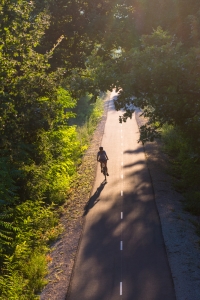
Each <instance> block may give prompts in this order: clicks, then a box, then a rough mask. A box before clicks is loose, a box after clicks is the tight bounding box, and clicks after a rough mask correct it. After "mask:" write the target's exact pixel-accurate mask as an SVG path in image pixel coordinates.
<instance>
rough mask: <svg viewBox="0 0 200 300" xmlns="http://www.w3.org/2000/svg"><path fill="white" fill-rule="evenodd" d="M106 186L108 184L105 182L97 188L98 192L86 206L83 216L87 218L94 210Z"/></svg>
mask: <svg viewBox="0 0 200 300" xmlns="http://www.w3.org/2000/svg"><path fill="white" fill-rule="evenodd" d="M106 184H107V182H106V181H105V180H104V181H103V182H102V183H101V184H100V186H99V187H98V188H97V190H96V192H95V193H94V194H93V195H92V197H90V199H89V200H88V202H87V203H86V205H85V207H84V214H83V216H86V215H87V214H88V212H89V211H90V209H91V208H93V207H94V206H95V205H96V204H97V203H98V202H99V200H100V199H98V198H99V196H100V194H101V192H102V191H103V189H104V187H105V185H106Z"/></svg>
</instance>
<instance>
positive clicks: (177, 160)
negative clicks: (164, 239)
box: [162, 125, 200, 215]
mask: <svg viewBox="0 0 200 300" xmlns="http://www.w3.org/2000/svg"><path fill="white" fill-rule="evenodd" d="M162 139H163V141H164V150H165V151H166V152H167V153H168V154H169V155H170V161H171V167H170V169H171V174H172V175H173V176H174V177H175V182H174V185H175V187H176V189H178V190H179V191H181V192H184V195H185V200H186V202H185V207H186V209H187V210H189V211H190V212H192V213H193V214H195V215H199V214H200V197H199V195H200V190H199V181H200V154H199V152H195V150H194V148H193V147H192V145H191V142H190V137H187V136H186V135H185V134H183V133H182V132H181V131H180V130H179V129H177V128H174V127H173V126H167V125H165V126H164V127H163V130H162Z"/></svg>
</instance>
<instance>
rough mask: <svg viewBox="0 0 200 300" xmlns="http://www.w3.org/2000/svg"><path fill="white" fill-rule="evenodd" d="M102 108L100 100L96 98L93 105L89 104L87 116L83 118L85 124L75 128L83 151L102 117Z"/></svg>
mask: <svg viewBox="0 0 200 300" xmlns="http://www.w3.org/2000/svg"><path fill="white" fill-rule="evenodd" d="M103 106H104V104H103V101H102V98H97V100H96V102H95V103H93V104H92V103H91V104H90V108H89V115H88V117H86V118H85V123H84V124H83V125H82V126H78V127H77V133H78V140H79V141H80V143H81V145H82V147H83V149H86V148H87V147H88V145H89V142H90V139H91V135H92V133H93V132H94V130H95V129H96V126H97V124H98V122H99V120H100V118H101V116H102V113H103Z"/></svg>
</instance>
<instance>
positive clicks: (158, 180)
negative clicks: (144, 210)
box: [135, 109, 200, 300]
mask: <svg viewBox="0 0 200 300" xmlns="http://www.w3.org/2000/svg"><path fill="white" fill-rule="evenodd" d="M140 115H141V111H140V110H139V109H136V111H135V118H136V122H137V124H138V127H140V126H141V125H143V124H144V123H146V121H147V120H146V119H145V118H144V117H140ZM144 151H145V156H146V161H147V166H148V169H149V173H150V176H151V180H152V184H153V188H154V194H155V202H156V206H157V210H158V213H159V217H160V221H161V227H162V233H163V238H164V242H165V246H166V252H167V256H168V261H169V265H170V269H171V273H172V277H173V281H174V288H175V293H176V298H177V300H191V299H192V300H199V299H200V247H199V237H198V236H197V235H196V233H195V226H194V225H193V222H195V221H197V217H195V216H192V215H191V214H189V213H188V212H186V211H184V209H183V203H182V202H183V200H184V198H183V196H182V195H181V194H180V193H178V192H176V191H175V190H174V188H173V178H172V176H170V175H169V174H168V173H167V165H168V162H169V161H168V157H167V155H166V154H165V153H163V151H162V144H161V142H160V141H155V142H153V143H146V144H145V145H144Z"/></svg>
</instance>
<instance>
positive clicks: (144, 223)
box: [67, 94, 175, 300]
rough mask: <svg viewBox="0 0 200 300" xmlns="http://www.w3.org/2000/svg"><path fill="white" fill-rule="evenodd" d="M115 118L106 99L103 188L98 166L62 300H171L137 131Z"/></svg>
mask: <svg viewBox="0 0 200 300" xmlns="http://www.w3.org/2000/svg"><path fill="white" fill-rule="evenodd" d="M112 96H114V94H112ZM120 114H121V113H120V112H116V111H115V108H114V104H113V99H112V97H111V100H110V103H109V109H108V115H107V121H106V125H105V131H104V135H103V140H102V146H103V147H104V150H105V151H106V152H107V155H108V157H109V161H108V170H109V175H110V176H109V177H108V179H107V183H105V182H104V181H103V180H104V178H103V175H102V173H101V172H100V166H99V165H98V168H97V176H96V181H95V184H94V187H93V191H92V196H91V198H90V201H89V204H88V206H87V207H86V209H85V218H86V221H85V225H84V230H83V234H82V239H81V243H80V246H79V250H78V254H77V259H76V262H75V267H74V271H73V276H72V280H71V284H70V289H69V294H68V297H67V300H118V299H124V300H175V291H174V286H173V280H172V276H171V272H170V268H169V264H168V259H167V255H166V250H165V245H164V240H163V236H162V231H161V224H160V219H159V215H158V212H157V208H156V204H155V200H154V193H153V189H152V184H151V178H150V175H149V172H148V168H147V165H146V160H145V154H144V149H143V147H142V146H141V144H138V143H137V140H138V138H139V132H138V126H137V124H136V121H135V118H133V119H131V120H130V119H129V120H128V121H127V122H126V123H123V124H120V123H119V121H118V117H119V115H120ZM99 146H100V145H99Z"/></svg>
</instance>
